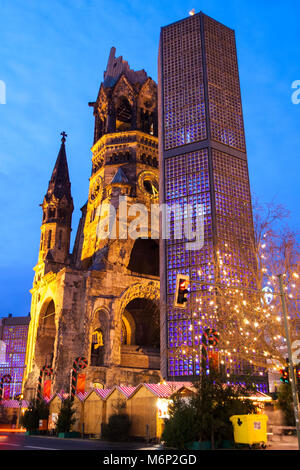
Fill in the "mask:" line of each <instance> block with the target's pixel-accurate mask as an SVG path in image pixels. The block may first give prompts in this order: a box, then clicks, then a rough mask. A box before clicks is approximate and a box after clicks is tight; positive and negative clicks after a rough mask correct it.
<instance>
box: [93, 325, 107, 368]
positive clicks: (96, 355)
mask: <svg viewBox="0 0 300 470" xmlns="http://www.w3.org/2000/svg"><path fill="white" fill-rule="evenodd" d="M103 362H104V338H103V332H102V330H101V328H97V329H96V330H94V331H93V334H92V343H91V365H92V366H101V365H103Z"/></svg>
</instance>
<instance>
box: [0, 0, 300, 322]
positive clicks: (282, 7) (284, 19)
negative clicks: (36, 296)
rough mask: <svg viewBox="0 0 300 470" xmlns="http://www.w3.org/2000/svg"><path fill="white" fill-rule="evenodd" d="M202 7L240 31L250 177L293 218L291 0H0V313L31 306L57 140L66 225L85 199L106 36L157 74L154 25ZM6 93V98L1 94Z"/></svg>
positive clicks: (295, 121)
mask: <svg viewBox="0 0 300 470" xmlns="http://www.w3.org/2000/svg"><path fill="white" fill-rule="evenodd" d="M192 8H194V9H195V10H196V12H198V11H203V12H204V13H206V14H207V15H209V16H211V17H213V18H215V19H216V20H218V21H220V22H221V23H223V24H225V25H227V26H229V27H231V28H233V29H234V30H235V32H236V40H237V50H238V59H239V69H240V80H241V91H242V101H243V110H244V120H245V130H246V141H247V151H248V162H249V171H250V183H251V189H252V192H253V193H254V194H255V195H256V196H257V197H258V198H259V199H260V200H262V201H265V202H269V201H271V200H275V201H276V202H278V203H283V204H285V206H286V207H287V208H288V209H289V211H290V213H291V216H290V225H291V227H292V228H293V229H295V230H296V229H298V228H299V222H298V221H299V198H298V188H299V184H298V178H299V163H298V161H299V153H300V104H299V105H296V104H293V103H292V100H291V95H292V91H293V90H292V88H291V86H292V82H293V81H295V80H300V48H299V38H300V21H299V9H298V2H296V1H289V2H285V3H284V2H281V1H279V0H263V1H261V0H228V1H224V0H206V1H195V0H189V1H186V2H185V1H182V0H169V1H166V0H159V1H158V0H151V1H149V2H144V1H143V2H142V1H117V0H110V1H106V0H51V1H46V0H26V1H24V0H22V1H20V0H0V80H2V81H3V82H4V83H5V84H6V104H0V207H1V231H0V316H6V315H7V314H8V313H13V314H14V315H27V314H28V312H29V311H30V293H29V289H30V288H31V286H32V280H33V275H34V272H33V267H34V265H35V264H36V262H37V255H38V247H39V240H40V224H41V208H40V207H39V204H40V203H41V202H42V200H43V197H44V194H45V192H46V190H47V186H48V181H49V179H50V175H51V172H52V169H53V166H54V163H55V160H56V157H57V153H58V150H59V146H60V132H61V131H62V130H64V131H66V132H67V134H68V138H67V143H66V149H67V157H68V163H69V172H70V178H71V183H72V195H73V199H74V205H75V210H74V215H73V233H72V241H74V236H75V233H76V228H77V223H78V220H79V217H80V207H82V205H83V204H84V203H85V201H86V200H87V195H88V183H89V176H90V171H91V152H90V147H91V145H92V139H93V126H94V122H93V115H92V109H91V108H90V107H88V102H89V101H94V100H95V99H96V96H97V93H98V89H99V86H100V83H101V80H102V78H103V71H104V70H105V68H106V63H107V58H108V54H109V51H110V48H111V46H115V47H116V54H117V56H119V55H122V56H123V57H124V59H126V60H128V62H129V64H130V66H131V68H134V69H135V70H138V69H142V68H144V69H145V70H146V71H147V73H148V75H150V76H151V77H152V78H153V79H154V80H157V50H158V39H159V32H160V27H161V26H165V25H167V24H170V23H172V22H174V21H177V20H180V19H182V18H184V17H186V16H188V12H189V10H191V9H192ZM0 101H1V100H0Z"/></svg>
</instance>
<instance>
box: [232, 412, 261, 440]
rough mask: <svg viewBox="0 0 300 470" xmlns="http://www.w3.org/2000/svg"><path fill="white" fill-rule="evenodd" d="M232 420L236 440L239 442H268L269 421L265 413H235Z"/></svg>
mask: <svg viewBox="0 0 300 470" xmlns="http://www.w3.org/2000/svg"><path fill="white" fill-rule="evenodd" d="M230 421H231V422H232V425H233V435H234V442H235V443H237V444H248V445H249V446H252V445H253V444H261V446H262V447H266V444H267V421H268V416H267V415H264V414H252V415H234V416H231V418H230Z"/></svg>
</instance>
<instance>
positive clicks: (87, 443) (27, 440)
mask: <svg viewBox="0 0 300 470" xmlns="http://www.w3.org/2000/svg"><path fill="white" fill-rule="evenodd" d="M157 449H158V447H157V446H151V445H147V444H146V443H144V442H125V443H112V442H105V441H100V440H98V439H63V438H57V437H49V436H28V435H25V434H17V433H16V434H14V433H0V451H1V450H112V451H113V450H157Z"/></svg>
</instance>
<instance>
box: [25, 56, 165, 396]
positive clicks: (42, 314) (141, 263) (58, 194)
mask: <svg viewBox="0 0 300 470" xmlns="http://www.w3.org/2000/svg"><path fill="white" fill-rule="evenodd" d="M89 105H90V106H91V107H92V108H93V112H94V117H95V129H94V142H93V146H92V148H91V151H92V171H91V177H90V183H89V194H88V199H87V202H86V203H85V204H84V206H83V207H82V208H81V212H82V216H81V219H80V222H79V226H78V229H77V233H76V238H75V242H74V246H73V248H72V250H71V249H70V235H71V226H72V213H73V209H74V206H73V199H72V194H71V183H70V177H69V171H68V163H67V151H66V147H67V143H66V137H67V136H66V134H65V133H64V132H63V133H62V139H61V140H62V142H61V146H60V149H59V153H58V157H57V160H56V163H55V166H54V170H53V172H52V175H51V179H50V181H49V185H48V190H47V193H46V195H45V197H44V199H43V202H42V204H41V209H42V224H41V239H40V247H39V255H38V262H37V265H36V266H35V268H34V271H35V276H34V281H33V287H32V290H31V294H32V305H31V322H30V326H29V333H28V343H27V353H26V370H25V374H24V394H25V397H27V398H30V397H33V396H35V394H36V389H37V384H38V380H39V375H40V371H41V369H42V368H43V367H45V366H47V367H49V368H51V369H52V371H53V373H52V375H51V392H52V393H55V392H57V391H59V390H61V389H64V390H66V391H69V389H70V383H71V370H72V367H73V363H74V360H75V359H76V358H78V357H82V358H85V360H86V361H87V364H88V365H87V367H86V368H85V369H84V370H83V371H82V373H83V374H84V377H85V386H86V389H87V388H90V387H92V386H97V387H101V386H103V387H110V386H113V385H119V384H123V385H137V384H138V383H141V382H158V381H159V380H160V379H161V376H160V354H159V342H160V341H159V330H160V328H159V321H160V320H159V250H158V236H157V233H156V234H155V233H154V234H153V232H152V231H151V208H152V206H153V205H155V204H156V203H158V138H157V125H158V124H157V114H158V113H157V86H156V83H155V82H154V81H153V80H152V79H151V78H150V77H148V76H147V74H146V72H145V71H144V70H140V71H134V70H132V69H130V67H129V65H128V63H127V62H126V61H125V60H123V58H122V57H115V49H114V48H112V49H111V52H110V56H109V60H108V64H107V69H106V71H105V73H104V79H103V82H102V83H101V86H100V90H99V93H98V96H97V99H96V101H95V102H92V103H89ZM123 203H124V206H123V205H122V204H123ZM137 204H139V205H140V207H142V208H143V211H144V219H143V220H144V221H145V220H146V219H147V220H148V221H149V224H148V225H147V223H146V222H144V226H143V227H142V228H141V227H140V228H141V232H140V236H137V235H136V233H135V236H134V237H133V236H130V233H128V232H129V231H130V230H129V227H130V226H131V222H132V220H134V218H135V217H136V216H137V215H138V214H137V213H136V208H137V207H138V206H137ZM121 206H122V207H121ZM124 211H125V212H126V213H125V212H124ZM145 212H146V215H147V216H148V218H147V217H146V219H145ZM124 214H125V215H124ZM108 221H110V222H108ZM108 229H109V230H115V235H116V236H115V237H113V236H107V234H108V233H111V232H109V230H108ZM137 232H138V229H137ZM105 234H106V236H105ZM120 234H121V236H119V235H120Z"/></svg>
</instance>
